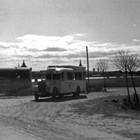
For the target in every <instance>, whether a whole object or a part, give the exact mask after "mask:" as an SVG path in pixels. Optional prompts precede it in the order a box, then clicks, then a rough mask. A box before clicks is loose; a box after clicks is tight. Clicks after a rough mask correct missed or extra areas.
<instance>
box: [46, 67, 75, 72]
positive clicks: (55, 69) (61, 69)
mask: <svg viewBox="0 0 140 140" xmlns="http://www.w3.org/2000/svg"><path fill="white" fill-rule="evenodd" d="M54 71H56V72H62V71H73V69H71V68H59V67H48V69H47V72H54Z"/></svg>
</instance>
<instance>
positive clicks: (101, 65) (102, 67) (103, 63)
mask: <svg viewBox="0 0 140 140" xmlns="http://www.w3.org/2000/svg"><path fill="white" fill-rule="evenodd" d="M97 67H98V68H99V71H100V72H102V74H103V77H104V89H103V91H106V81H105V72H106V71H107V69H108V61H107V60H104V59H100V60H99V62H97Z"/></svg>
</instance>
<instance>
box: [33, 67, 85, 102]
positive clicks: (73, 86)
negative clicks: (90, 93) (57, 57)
mask: <svg viewBox="0 0 140 140" xmlns="http://www.w3.org/2000/svg"><path fill="white" fill-rule="evenodd" d="M41 73H42V80H41V81H38V82H37V83H36V84H35V86H34V97H35V100H38V99H39V97H49V96H51V97H52V98H56V97H57V96H58V97H63V96H64V95H66V94H73V96H79V94H80V93H87V89H86V78H85V77H86V71H85V67H82V66H71V65H62V66H48V68H47V70H45V71H42V72H41Z"/></svg>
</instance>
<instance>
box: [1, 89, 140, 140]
mask: <svg viewBox="0 0 140 140" xmlns="http://www.w3.org/2000/svg"><path fill="white" fill-rule="evenodd" d="M138 92H139V93H140V88H138ZM131 93H133V91H131ZM125 96H126V89H125V88H110V89H108V92H92V93H89V94H86V95H85V94H81V95H80V97H72V96H65V97H64V98H62V99H55V100H52V99H51V98H42V99H40V100H39V102H35V101H34V97H33V96H26V97H1V98H0V140H25V139H26V140H46V139H49V140H94V139H95V140H129V139H130V140H131V139H132V140H139V139H140V111H139V109H137V110H131V109H124V108H122V99H123V98H124V97H125ZM112 99H117V100H118V102H112Z"/></svg>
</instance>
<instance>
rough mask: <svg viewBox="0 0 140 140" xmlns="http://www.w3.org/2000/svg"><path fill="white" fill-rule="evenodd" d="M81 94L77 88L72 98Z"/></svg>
mask: <svg viewBox="0 0 140 140" xmlns="http://www.w3.org/2000/svg"><path fill="white" fill-rule="evenodd" d="M80 93H81V90H80V87H79V86H78V87H77V88H76V92H75V93H74V94H73V95H74V96H79V94H80Z"/></svg>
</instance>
